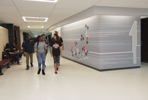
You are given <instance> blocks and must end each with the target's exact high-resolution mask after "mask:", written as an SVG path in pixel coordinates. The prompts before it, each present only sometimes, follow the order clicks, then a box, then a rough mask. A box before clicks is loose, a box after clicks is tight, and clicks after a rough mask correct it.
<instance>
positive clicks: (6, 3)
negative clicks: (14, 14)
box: [0, 0, 14, 5]
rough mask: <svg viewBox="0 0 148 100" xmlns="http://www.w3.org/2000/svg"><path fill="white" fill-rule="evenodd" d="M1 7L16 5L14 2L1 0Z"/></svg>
mask: <svg viewBox="0 0 148 100" xmlns="http://www.w3.org/2000/svg"><path fill="white" fill-rule="evenodd" d="M0 5H14V4H13V2H12V0H0Z"/></svg>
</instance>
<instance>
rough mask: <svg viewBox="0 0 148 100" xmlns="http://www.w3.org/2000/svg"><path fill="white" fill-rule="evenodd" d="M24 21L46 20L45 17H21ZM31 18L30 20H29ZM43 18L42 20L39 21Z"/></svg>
mask: <svg viewBox="0 0 148 100" xmlns="http://www.w3.org/2000/svg"><path fill="white" fill-rule="evenodd" d="M22 18H23V20H24V21H25V22H47V20H48V18H47V17H22ZM30 19H32V20H30ZM40 20H43V21H40Z"/></svg>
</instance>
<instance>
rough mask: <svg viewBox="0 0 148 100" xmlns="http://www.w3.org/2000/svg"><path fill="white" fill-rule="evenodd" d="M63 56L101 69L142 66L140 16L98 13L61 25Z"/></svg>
mask: <svg viewBox="0 0 148 100" xmlns="http://www.w3.org/2000/svg"><path fill="white" fill-rule="evenodd" d="M61 36H62V37H63V40H64V45H65V46H64V47H65V50H64V51H63V57H66V58H69V59H71V60H74V61H77V62H79V63H82V64H86V65H88V66H91V67H93V68H96V69H99V70H105V69H116V68H128V67H140V66H141V55H140V52H141V51H140V48H141V46H140V16H115V15H95V16H92V17H89V18H86V19H83V20H79V21H76V22H74V23H71V24H67V25H64V26H62V27H61Z"/></svg>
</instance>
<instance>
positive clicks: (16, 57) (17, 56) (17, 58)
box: [10, 53, 20, 64]
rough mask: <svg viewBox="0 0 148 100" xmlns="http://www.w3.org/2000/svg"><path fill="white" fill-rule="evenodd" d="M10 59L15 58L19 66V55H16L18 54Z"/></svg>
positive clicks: (11, 55) (12, 55)
mask: <svg viewBox="0 0 148 100" xmlns="http://www.w3.org/2000/svg"><path fill="white" fill-rule="evenodd" d="M10 58H14V59H15V60H16V61H17V64H19V63H20V62H19V55H18V54H17V53H16V54H10Z"/></svg>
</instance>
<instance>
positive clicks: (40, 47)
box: [35, 36, 47, 75]
mask: <svg viewBox="0 0 148 100" xmlns="http://www.w3.org/2000/svg"><path fill="white" fill-rule="evenodd" d="M38 38H39V40H38V41H37V42H36V44H35V49H36V54H37V60H38V67H39V69H38V74H40V71H41V65H42V74H43V75H45V58H46V52H47V47H46V44H45V42H44V41H43V39H42V36H38Z"/></svg>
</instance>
